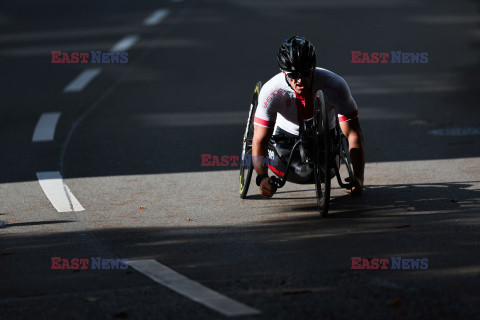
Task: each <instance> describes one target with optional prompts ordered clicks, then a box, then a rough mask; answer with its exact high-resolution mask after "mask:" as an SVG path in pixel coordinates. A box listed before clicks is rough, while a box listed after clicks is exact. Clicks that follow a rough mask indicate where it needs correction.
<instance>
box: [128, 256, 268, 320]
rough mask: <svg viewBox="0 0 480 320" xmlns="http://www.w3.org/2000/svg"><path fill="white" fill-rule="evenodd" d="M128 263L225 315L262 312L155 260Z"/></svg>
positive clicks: (153, 278)
mask: <svg viewBox="0 0 480 320" xmlns="http://www.w3.org/2000/svg"><path fill="white" fill-rule="evenodd" d="M128 264H129V265H130V266H132V267H133V268H134V269H136V270H138V271H140V272H141V273H143V274H145V275H146V276H147V277H149V278H150V279H152V280H153V281H155V282H158V283H160V284H162V285H164V286H166V287H167V288H169V289H171V290H173V291H175V292H177V293H179V294H181V295H183V296H185V297H187V298H189V299H192V300H193V301H196V302H198V303H200V304H203V305H204V306H206V307H209V308H211V309H213V310H215V311H218V312H220V313H221V314H223V315H225V316H229V317H235V316H245V315H255V314H261V313H262V312H261V311H259V310H257V309H254V308H252V307H249V306H247V305H245V304H243V303H240V302H238V301H235V300H233V299H231V298H228V297H226V296H224V295H222V294H220V293H218V292H216V291H213V290H212V289H209V288H207V287H205V286H203V285H201V284H200V283H198V282H196V281H193V280H190V279H189V278H187V277H185V276H183V275H181V274H179V273H178V272H175V271H173V270H172V269H170V268H168V267H166V266H164V265H162V264H161V263H159V262H157V261H155V260H152V259H148V260H128Z"/></svg>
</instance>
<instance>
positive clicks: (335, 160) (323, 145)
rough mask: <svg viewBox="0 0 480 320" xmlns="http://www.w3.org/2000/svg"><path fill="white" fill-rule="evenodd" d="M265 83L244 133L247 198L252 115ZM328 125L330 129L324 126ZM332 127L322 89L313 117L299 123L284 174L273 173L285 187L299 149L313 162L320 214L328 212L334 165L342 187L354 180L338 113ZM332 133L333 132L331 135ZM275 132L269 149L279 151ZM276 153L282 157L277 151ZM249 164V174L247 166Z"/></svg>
mask: <svg viewBox="0 0 480 320" xmlns="http://www.w3.org/2000/svg"><path fill="white" fill-rule="evenodd" d="M261 87H262V84H261V82H258V83H257V85H256V87H255V91H254V95H253V97H252V103H251V105H250V113H249V118H248V122H247V128H246V130H245V134H244V137H243V148H242V164H241V166H240V197H241V198H242V199H244V198H245V197H246V195H247V192H248V186H249V184H250V180H251V177H252V172H253V163H249V164H245V163H244V160H245V156H246V155H248V154H249V153H250V154H251V153H252V140H253V118H254V115H255V111H256V107H257V104H258V95H259V92H260V89H261ZM324 128H327V130H324ZM333 129H334V130H331V129H330V128H329V118H328V110H327V107H326V104H325V99H324V96H323V92H322V91H321V90H319V91H318V92H317V94H316V95H315V104H314V113H313V117H312V118H309V119H301V121H300V124H299V136H298V138H296V140H295V143H294V144H293V147H292V149H291V151H290V155H289V157H288V162H287V166H286V170H285V172H284V175H283V176H280V175H278V174H277V173H275V172H274V173H275V176H271V177H270V181H269V182H270V183H271V184H273V185H275V186H276V187H277V188H282V187H283V186H284V185H285V183H286V182H287V180H288V174H289V171H290V169H291V164H292V160H293V155H294V153H295V150H297V149H298V150H299V151H300V157H301V161H302V163H305V164H308V165H311V166H312V167H313V169H314V170H313V175H314V178H315V188H316V194H317V203H318V207H319V211H320V215H321V216H326V215H327V214H328V208H329V200H330V180H331V179H332V178H333V176H332V174H331V169H332V168H333V169H334V172H335V176H336V177H337V182H338V184H339V185H340V187H342V188H347V189H350V188H351V187H352V182H353V170H352V164H351V159H350V154H349V150H348V140H347V138H346V137H345V135H343V132H342V131H341V129H340V124H339V122H338V118H337V117H335V128H333ZM332 133H333V135H332V136H330V135H331V134H332ZM275 142H276V141H275V136H272V139H270V141H269V146H268V149H269V150H273V151H274V152H276V150H275V148H274V146H273V144H274V143H275ZM276 156H277V157H278V158H280V155H279V154H278V153H277V154H276ZM342 163H343V164H344V165H345V167H346V169H347V172H348V175H349V182H348V183H344V182H343V181H342V179H341V176H340V168H341V165H342ZM247 168H248V171H247V175H246V176H245V170H246V169H247Z"/></svg>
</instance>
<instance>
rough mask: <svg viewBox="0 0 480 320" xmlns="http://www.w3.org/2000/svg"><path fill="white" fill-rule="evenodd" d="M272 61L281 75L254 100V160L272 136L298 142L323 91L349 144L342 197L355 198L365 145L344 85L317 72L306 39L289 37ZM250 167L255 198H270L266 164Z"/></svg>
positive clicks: (272, 189)
mask: <svg viewBox="0 0 480 320" xmlns="http://www.w3.org/2000/svg"><path fill="white" fill-rule="evenodd" d="M277 61H278V65H279V67H280V71H281V72H280V73H278V74H277V75H276V76H274V77H273V78H271V79H270V80H269V81H268V82H266V83H265V85H264V86H263V87H262V89H261V91H260V94H259V97H258V107H257V110H256V112H255V119H254V135H253V145H252V156H253V158H254V159H255V158H256V157H257V158H258V157H259V156H261V157H266V156H267V153H268V142H269V140H270V138H271V137H272V135H274V136H275V137H284V138H285V140H288V139H295V137H298V134H299V122H300V119H302V118H303V119H308V118H311V117H313V101H314V94H315V93H316V92H317V91H318V90H322V91H323V94H324V97H325V103H326V105H327V110H328V108H330V110H334V111H335V115H336V116H337V117H338V120H339V123H340V127H341V129H342V132H343V134H344V135H345V136H346V137H347V139H348V142H349V151H350V157H351V159H352V165H353V172H354V181H353V187H352V188H351V189H349V190H347V193H349V194H350V195H352V196H360V195H361V194H362V192H363V178H364V177H363V174H364V168H365V143H364V140H363V135H362V130H361V128H360V122H359V119H358V108H357V104H356V103H355V100H354V99H353V97H352V95H351V93H350V89H349V88H348V85H347V83H346V82H345V80H344V79H343V78H342V77H340V76H339V75H337V74H335V73H333V72H331V71H329V70H327V69H322V68H317V67H316V55H315V48H314V47H313V45H312V44H311V43H310V41H308V40H306V39H305V38H301V37H298V36H293V37H291V38H289V39H287V40H285V41H284V42H283V44H282V46H281V47H280V49H279V50H278V53H277ZM333 119H335V118H333ZM254 165H255V171H256V172H257V178H256V182H257V185H258V186H259V187H260V194H261V195H262V196H264V197H271V196H273V194H274V193H275V192H276V190H277V188H276V187H275V186H274V185H272V184H270V178H269V176H268V165H267V164H265V163H263V164H261V163H256V162H254ZM292 166H293V167H294V169H295V171H296V172H301V171H302V170H303V171H308V170H309V169H308V166H306V165H304V166H303V167H302V166H301V164H300V163H298V161H297V163H295V162H292ZM295 166H296V167H295ZM270 168H271V169H272V170H276V169H275V168H274V167H270ZM310 170H311V169H310Z"/></svg>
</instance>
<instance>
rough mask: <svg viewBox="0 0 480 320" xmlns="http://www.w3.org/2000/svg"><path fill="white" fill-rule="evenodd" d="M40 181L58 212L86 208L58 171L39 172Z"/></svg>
mask: <svg viewBox="0 0 480 320" xmlns="http://www.w3.org/2000/svg"><path fill="white" fill-rule="evenodd" d="M37 178H38V182H39V183H40V186H41V187H42V189H43V192H44V193H45V195H46V196H47V198H48V200H50V202H51V203H52V205H53V206H54V207H55V209H57V211H58V212H72V211H83V210H85V209H84V208H83V207H82V205H81V204H80V203H79V202H78V200H77V198H75V196H74V195H73V194H72V192H71V191H70V189H68V187H67V185H66V184H65V182H64V181H63V178H62V176H61V174H60V172H58V171H45V172H37Z"/></svg>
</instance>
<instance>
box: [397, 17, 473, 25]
mask: <svg viewBox="0 0 480 320" xmlns="http://www.w3.org/2000/svg"><path fill="white" fill-rule="evenodd" d="M407 20H410V21H414V22H417V23H424V24H444V25H445V24H474V23H478V22H480V17H479V16H475V15H470V14H469V15H456V14H451V15H444V14H441V15H440V14H438V15H437V14H429V15H413V16H410V17H407Z"/></svg>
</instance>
